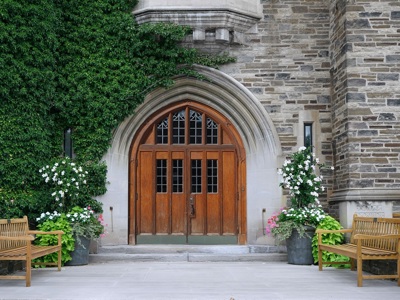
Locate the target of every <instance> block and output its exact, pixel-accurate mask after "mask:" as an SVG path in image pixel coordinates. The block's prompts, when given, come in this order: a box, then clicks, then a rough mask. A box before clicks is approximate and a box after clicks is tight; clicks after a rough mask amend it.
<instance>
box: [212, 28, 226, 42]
mask: <svg viewBox="0 0 400 300" xmlns="http://www.w3.org/2000/svg"><path fill="white" fill-rule="evenodd" d="M215 40H216V41H217V42H221V43H228V42H229V30H228V29H225V28H218V29H217V30H216V31H215Z"/></svg>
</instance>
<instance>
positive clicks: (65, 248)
mask: <svg viewBox="0 0 400 300" xmlns="http://www.w3.org/2000/svg"><path fill="white" fill-rule="evenodd" d="M55 214H57V212H55ZM49 215H50V214H49ZM38 230H40V231H54V230H62V231H63V232H64V234H63V235H62V238H61V240H62V246H61V262H62V264H65V263H66V262H68V261H70V260H71V259H72V257H71V255H70V252H71V251H73V250H74V248H75V240H74V237H73V235H72V226H71V224H70V222H69V221H68V220H67V218H66V217H65V216H60V218H53V217H51V218H50V217H49V218H48V219H46V220H44V221H43V223H41V224H39V225H38ZM57 243H58V237H57V236H56V235H48V234H38V235H37V236H36V239H35V244H36V245H40V246H53V245H57ZM57 255H58V254H57V253H52V254H49V255H46V256H44V257H40V258H37V259H36V260H35V261H36V262H57Z"/></svg>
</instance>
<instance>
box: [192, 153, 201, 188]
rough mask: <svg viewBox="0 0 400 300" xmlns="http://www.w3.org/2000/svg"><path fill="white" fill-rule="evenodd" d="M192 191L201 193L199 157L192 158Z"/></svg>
mask: <svg viewBox="0 0 400 300" xmlns="http://www.w3.org/2000/svg"><path fill="white" fill-rule="evenodd" d="M191 163H192V166H191V167H192V193H201V159H192V162H191Z"/></svg>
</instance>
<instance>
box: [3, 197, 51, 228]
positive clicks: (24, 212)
mask: <svg viewBox="0 0 400 300" xmlns="http://www.w3.org/2000/svg"><path fill="white" fill-rule="evenodd" d="M50 201H51V199H50V198H49V195H48V194H47V193H44V192H42V191H33V190H30V191H17V192H14V191H10V190H6V189H0V219H12V218H21V217H23V216H27V217H28V220H29V222H30V223H31V225H34V224H35V218H36V217H37V216H38V215H39V214H40V213H41V212H42V211H43V210H44V209H46V207H47V206H48V205H49V203H50Z"/></svg>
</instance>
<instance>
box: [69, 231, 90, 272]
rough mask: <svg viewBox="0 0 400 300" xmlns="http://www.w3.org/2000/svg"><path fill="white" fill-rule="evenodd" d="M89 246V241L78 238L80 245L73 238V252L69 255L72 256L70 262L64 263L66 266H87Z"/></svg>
mask: <svg viewBox="0 0 400 300" xmlns="http://www.w3.org/2000/svg"><path fill="white" fill-rule="evenodd" d="M89 246H90V239H88V238H85V237H80V243H79V242H78V239H77V238H75V250H74V251H72V252H71V253H70V254H71V256H72V260H70V261H69V262H67V263H65V265H66V266H82V265H87V264H88V263H89Z"/></svg>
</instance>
